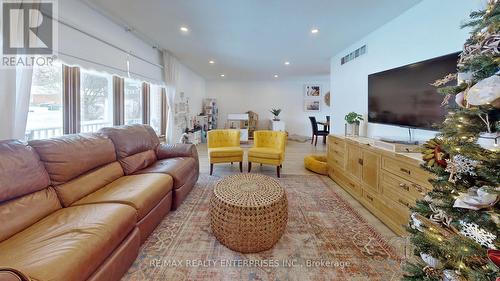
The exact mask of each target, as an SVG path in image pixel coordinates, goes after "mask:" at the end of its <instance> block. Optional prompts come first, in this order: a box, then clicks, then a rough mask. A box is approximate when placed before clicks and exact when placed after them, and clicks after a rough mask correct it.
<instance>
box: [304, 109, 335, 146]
mask: <svg viewBox="0 0 500 281" xmlns="http://www.w3.org/2000/svg"><path fill="white" fill-rule="evenodd" d="M309 121H311V127H312V139H311V144H313V142H314V145H315V146H316V145H317V144H318V136H322V137H323V143H326V136H328V135H329V134H330V132H328V131H320V130H318V122H317V121H316V117H314V116H309Z"/></svg>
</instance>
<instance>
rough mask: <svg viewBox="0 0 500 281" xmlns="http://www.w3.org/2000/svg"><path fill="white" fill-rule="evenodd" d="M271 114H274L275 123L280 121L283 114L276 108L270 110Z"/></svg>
mask: <svg viewBox="0 0 500 281" xmlns="http://www.w3.org/2000/svg"><path fill="white" fill-rule="evenodd" d="M270 112H271V113H272V114H273V116H274V117H273V121H280V117H279V116H280V113H281V109H279V108H278V109H276V108H273V109H271V110H270Z"/></svg>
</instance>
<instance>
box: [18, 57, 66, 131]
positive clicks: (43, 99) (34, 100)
mask: <svg viewBox="0 0 500 281" xmlns="http://www.w3.org/2000/svg"><path fill="white" fill-rule="evenodd" d="M62 80H63V79H62V65H61V64H60V63H58V62H54V63H53V64H52V66H35V67H34V68H33V78H32V81H31V95H30V106H29V112H28V121H27V123H26V139H27V140H31V139H42V138H51V137H56V136H60V135H62V134H63V98H62V95H63V90H62V89H63V82H62Z"/></svg>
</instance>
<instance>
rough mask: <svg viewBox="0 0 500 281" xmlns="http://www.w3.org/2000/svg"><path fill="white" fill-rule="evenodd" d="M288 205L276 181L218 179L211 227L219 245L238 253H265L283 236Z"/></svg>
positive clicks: (236, 177) (251, 176) (259, 177)
mask: <svg viewBox="0 0 500 281" xmlns="http://www.w3.org/2000/svg"><path fill="white" fill-rule="evenodd" d="M287 220H288V201H287V198H286V194H285V190H284V189H283V187H281V185H280V184H279V182H278V181H276V180H275V179H273V178H271V177H268V176H264V175H258V174H238V175H234V176H228V177H225V178H223V179H221V180H220V181H219V182H218V183H217V184H216V186H215V188H214V192H213V194H212V197H211V199H210V224H211V227H212V232H213V234H214V235H215V237H216V238H217V240H219V242H220V243H221V244H223V245H225V246H226V247H228V248H229V249H231V250H234V251H237V252H241V253H257V252H261V251H265V250H268V249H270V248H272V247H273V246H274V244H276V242H278V240H279V239H280V238H281V236H282V235H283V233H284V232H285V228H286V223H287Z"/></svg>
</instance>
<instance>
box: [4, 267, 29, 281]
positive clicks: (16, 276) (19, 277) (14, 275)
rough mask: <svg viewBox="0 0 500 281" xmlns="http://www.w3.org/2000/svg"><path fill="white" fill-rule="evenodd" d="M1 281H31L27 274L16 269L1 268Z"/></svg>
mask: <svg viewBox="0 0 500 281" xmlns="http://www.w3.org/2000/svg"><path fill="white" fill-rule="evenodd" d="M0 281H31V280H30V278H29V277H28V276H26V274H24V273H22V272H21V271H19V270H17V269H15V268H6V267H0Z"/></svg>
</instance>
